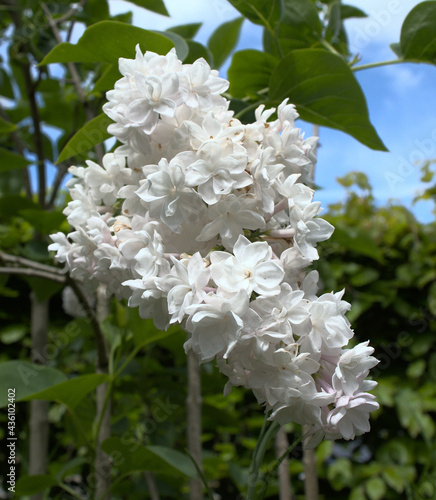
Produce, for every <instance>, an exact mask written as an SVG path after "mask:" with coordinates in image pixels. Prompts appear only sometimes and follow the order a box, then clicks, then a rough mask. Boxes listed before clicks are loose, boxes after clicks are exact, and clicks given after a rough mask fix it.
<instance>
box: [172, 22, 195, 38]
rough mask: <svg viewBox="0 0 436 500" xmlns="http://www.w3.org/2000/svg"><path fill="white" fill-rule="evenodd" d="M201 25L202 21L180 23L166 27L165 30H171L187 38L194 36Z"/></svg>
mask: <svg viewBox="0 0 436 500" xmlns="http://www.w3.org/2000/svg"><path fill="white" fill-rule="evenodd" d="M201 26H202V23H191V24H181V25H179V26H173V27H171V28H168V29H167V31H172V32H173V33H177V34H178V35H180V36H182V37H183V38H186V39H188V40H189V39H191V38H194V37H195V35H196V34H197V33H198V30H199V29H200V28H201Z"/></svg>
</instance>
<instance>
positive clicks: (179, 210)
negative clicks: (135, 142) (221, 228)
mask: <svg viewBox="0 0 436 500" xmlns="http://www.w3.org/2000/svg"><path fill="white" fill-rule="evenodd" d="M146 168H147V169H148V170H151V171H152V173H151V174H149V175H147V177H146V179H145V180H144V182H143V184H142V185H141V187H140V188H139V189H138V190H137V191H136V194H137V195H138V196H139V198H141V200H143V201H146V202H149V203H150V215H151V216H152V217H155V218H160V219H161V220H162V222H163V223H164V224H166V225H167V226H168V227H169V228H170V229H171V230H172V231H174V232H180V225H181V223H182V222H183V221H184V220H187V219H189V217H191V216H194V220H191V222H196V220H195V219H196V217H197V215H198V213H199V210H201V208H202V205H201V201H200V200H199V197H198V194H197V193H196V192H195V191H194V190H193V189H192V188H189V187H187V186H186V183H185V174H184V172H183V169H182V167H181V166H180V165H179V164H178V162H177V160H176V159H174V160H173V161H171V163H168V161H167V160H166V159H165V158H162V160H161V161H160V162H159V165H150V166H148V167H146ZM146 168H144V170H146Z"/></svg>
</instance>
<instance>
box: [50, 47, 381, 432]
mask: <svg viewBox="0 0 436 500" xmlns="http://www.w3.org/2000/svg"><path fill="white" fill-rule="evenodd" d="M119 68H120V72H121V73H122V75H123V77H122V78H121V79H120V80H118V82H117V83H116V84H115V89H114V90H111V91H109V92H108V93H107V98H108V102H107V103H106V104H105V105H104V108H103V109H104V112H105V113H106V114H107V115H108V116H109V117H110V118H111V119H112V120H113V121H114V123H113V124H111V125H110V126H109V129H108V130H109V132H110V133H111V134H112V135H113V136H115V137H116V138H117V139H118V141H120V142H121V143H122V145H121V146H120V147H118V148H117V149H115V151H114V152H113V153H107V154H106V155H105V156H104V158H103V165H102V166H100V165H97V164H96V163H94V162H92V161H88V162H87V167H86V168H83V167H71V169H70V171H71V173H72V174H73V176H74V177H73V179H72V180H70V181H69V182H68V185H67V187H68V188H69V191H70V194H71V198H72V201H71V202H70V203H69V204H68V206H67V208H66V209H65V212H64V213H65V214H66V215H67V216H68V221H69V222H70V224H71V225H72V226H73V227H74V228H75V230H74V232H72V233H70V234H69V235H68V236H65V235H64V234H62V233H57V234H55V235H53V236H52V240H53V242H54V243H53V244H52V245H51V246H50V249H51V250H55V251H56V252H57V256H56V257H57V260H58V261H59V262H63V263H65V264H66V268H67V269H69V271H70V273H71V275H72V277H73V278H76V279H77V280H79V281H80V282H81V283H83V285H84V286H86V287H92V286H96V284H98V283H105V284H106V286H107V289H108V290H109V292H110V293H113V294H115V296H116V297H118V298H127V299H128V300H129V305H130V306H131V307H139V312H140V315H141V316H142V317H143V318H153V320H154V322H155V324H156V326H157V327H158V328H160V329H164V328H167V327H168V326H169V325H170V324H172V323H179V324H181V325H182V327H183V328H184V329H185V330H186V331H187V332H188V334H189V339H188V340H187V342H186V343H185V349H186V351H188V350H189V349H193V350H194V351H195V353H196V354H197V355H198V358H199V360H200V361H201V362H207V361H210V360H213V359H215V360H216V362H217V365H218V367H219V369H220V370H221V372H222V373H224V374H225V375H227V377H228V379H229V382H228V384H227V386H226V389H225V392H228V391H230V389H231V387H232V386H244V387H247V388H250V389H252V391H253V393H254V394H255V396H256V398H257V400H258V402H259V403H260V404H263V405H265V406H266V408H267V409H268V410H270V411H271V415H270V419H272V420H277V421H278V422H280V423H281V424H283V423H286V422H290V421H293V422H296V423H299V424H309V425H311V426H312V429H313V434H314V441H316V440H319V439H321V438H322V437H324V436H326V437H329V438H337V437H343V438H345V439H352V438H354V437H355V436H356V435H360V434H362V433H364V432H367V431H368V430H369V413H370V412H371V411H373V410H375V409H377V408H378V405H377V403H376V402H375V401H374V396H373V395H371V394H368V392H367V391H368V390H370V389H372V388H373V387H374V386H375V385H376V384H375V382H373V381H370V380H366V377H367V375H368V373H369V370H370V368H372V367H373V366H375V365H376V364H377V360H376V359H375V358H374V357H372V356H371V354H372V353H373V349H372V348H371V347H368V342H364V343H361V344H359V345H357V346H356V347H354V348H352V349H344V347H345V346H346V345H347V344H348V342H349V340H350V339H351V338H352V336H353V331H352V330H351V328H350V324H349V322H348V320H347V319H346V317H345V313H346V312H347V311H348V309H349V304H348V303H347V302H344V301H343V300H342V295H343V292H338V293H326V294H324V295H321V296H320V297H318V296H317V295H316V292H317V282H318V274H317V272H316V271H312V272H309V273H308V274H307V275H306V272H305V268H307V267H308V266H309V265H310V264H311V263H312V262H313V260H315V259H318V252H317V250H316V244H317V243H318V242H319V241H323V240H326V239H328V238H329V237H330V235H331V234H332V232H333V227H332V226H331V225H330V224H329V223H327V222H326V221H324V220H323V219H320V218H317V215H318V214H319V213H320V211H321V209H320V203H319V202H314V201H313V195H314V192H313V190H312V189H311V188H310V187H308V186H307V184H308V183H309V182H310V177H311V172H312V169H313V165H314V162H315V155H314V149H315V145H316V139H315V138H309V139H306V140H304V139H303V136H302V134H301V132H300V130H299V129H298V128H296V127H295V126H294V121H295V119H296V118H297V117H298V114H297V112H296V110H295V107H294V106H293V105H290V104H287V101H284V102H283V103H282V104H281V105H280V106H279V107H278V110H277V118H276V119H274V120H272V121H268V120H269V119H270V118H271V117H272V115H273V113H274V112H275V110H274V109H264V106H259V108H258V109H257V110H256V114H255V115H256V121H255V122H254V123H250V124H248V125H244V124H242V123H241V122H240V121H239V120H238V119H237V118H235V117H234V113H233V112H232V111H229V101H228V100H226V99H225V98H224V97H223V96H222V95H221V94H222V93H223V92H225V91H226V89H227V88H228V85H229V83H228V82H227V81H226V80H224V79H222V78H220V77H219V76H218V73H217V71H214V70H211V69H210V67H209V65H208V64H207V63H206V61H205V60H204V59H199V60H197V61H196V62H194V63H193V64H182V62H181V61H179V60H178V58H177V56H176V53H175V52H174V51H171V52H169V53H168V54H167V55H166V56H161V55H157V54H155V53H152V52H146V53H145V54H142V53H141V51H140V50H139V49H137V51H136V58H135V59H134V60H130V59H120V62H119Z"/></svg>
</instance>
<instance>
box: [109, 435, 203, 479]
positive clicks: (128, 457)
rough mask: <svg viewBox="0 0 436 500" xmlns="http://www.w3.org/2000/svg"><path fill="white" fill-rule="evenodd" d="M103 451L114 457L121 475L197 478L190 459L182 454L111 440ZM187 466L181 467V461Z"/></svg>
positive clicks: (124, 440) (116, 439)
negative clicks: (134, 473)
mask: <svg viewBox="0 0 436 500" xmlns="http://www.w3.org/2000/svg"><path fill="white" fill-rule="evenodd" d="M102 449H103V450H104V451H105V452H106V453H107V454H108V455H110V456H111V457H112V460H113V464H114V466H115V467H116V468H117V469H118V470H119V472H120V473H121V474H128V473H131V472H135V471H150V472H154V473H156V474H164V475H169V476H179V477H180V476H188V477H196V473H195V469H194V467H193V466H192V465H191V467H190V461H189V457H188V456H186V455H183V454H182V453H180V452H175V451H172V450H166V451H163V450H164V449H163V448H162V447H160V446H158V447H155V446H142V445H140V444H139V443H137V442H136V441H134V440H127V439H120V438H115V437H113V438H109V439H106V441H104V442H103V444H102ZM182 459H183V460H184V462H186V463H185V465H183V466H182V465H181V460H182Z"/></svg>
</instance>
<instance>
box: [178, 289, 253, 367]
mask: <svg viewBox="0 0 436 500" xmlns="http://www.w3.org/2000/svg"><path fill="white" fill-rule="evenodd" d="M247 309H248V295H247V294H246V293H245V292H244V291H243V290H241V291H240V292H239V293H238V294H237V295H236V296H235V297H232V299H231V301H228V300H226V299H225V298H223V297H219V296H217V295H215V294H209V295H208V296H206V297H205V303H204V304H200V305H195V306H190V307H188V308H187V311H186V312H188V313H189V314H192V315H191V316H190V317H189V318H188V321H187V323H186V329H187V330H188V332H190V333H191V338H190V339H189V340H188V341H187V342H186V343H185V350H188V349H193V350H194V351H195V352H196V353H197V354H198V356H199V359H200V361H201V362H206V361H210V360H212V359H213V358H214V357H215V356H217V355H220V356H222V357H223V358H226V357H227V356H228V355H229V353H230V352H231V350H232V349H233V347H234V346H235V345H236V343H237V341H238V339H239V337H240V333H241V330H242V327H243V322H242V319H241V317H240V316H243V314H244V313H245V312H246V311H247Z"/></svg>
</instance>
